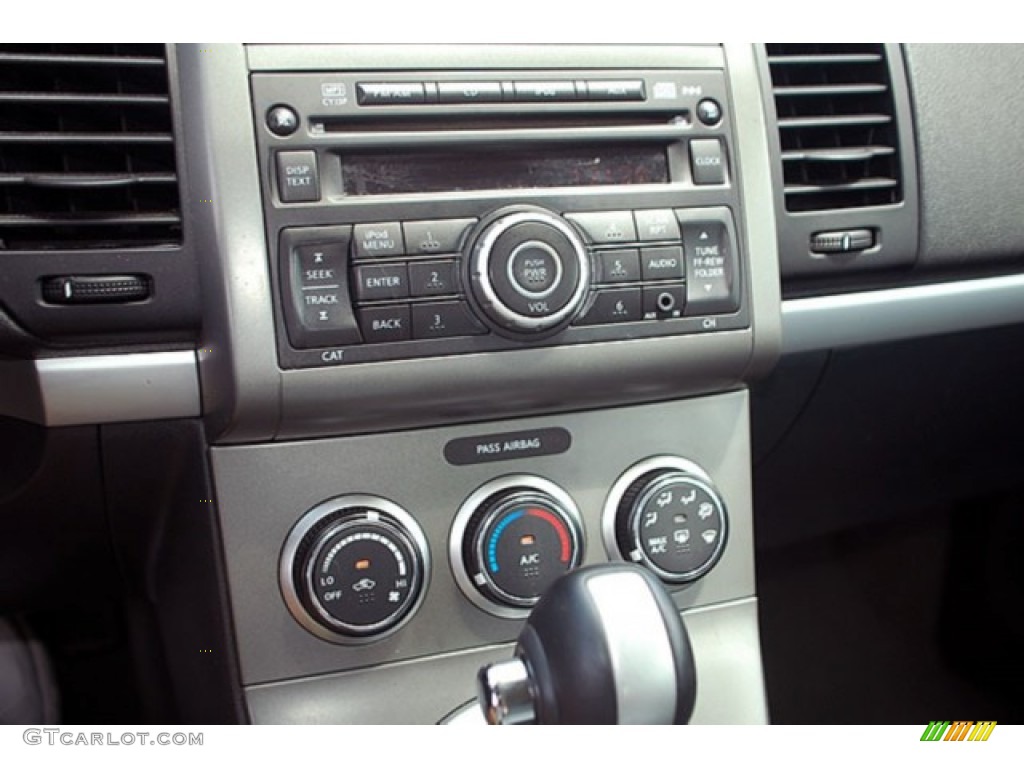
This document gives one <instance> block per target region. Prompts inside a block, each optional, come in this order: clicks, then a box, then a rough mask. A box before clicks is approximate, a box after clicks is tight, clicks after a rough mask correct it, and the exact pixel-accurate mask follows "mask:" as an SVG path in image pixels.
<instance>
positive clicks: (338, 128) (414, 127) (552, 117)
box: [310, 109, 690, 134]
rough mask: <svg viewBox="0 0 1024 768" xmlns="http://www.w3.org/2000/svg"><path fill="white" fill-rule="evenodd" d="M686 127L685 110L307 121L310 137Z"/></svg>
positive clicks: (316, 118)
mask: <svg viewBox="0 0 1024 768" xmlns="http://www.w3.org/2000/svg"><path fill="white" fill-rule="evenodd" d="M680 123H683V124H687V125H688V124H689V123H690V114H689V110H685V109H682V110H673V111H671V112H662V113H651V112H643V113H640V112H637V113H629V112H627V113H623V112H616V113H614V114H612V113H604V114H602V113H594V112H589V113H580V114H566V113H564V112H563V113H559V114H546V115H544V114H534V115H523V114H493V113H492V114H489V115H486V116H481V115H480V114H479V112H478V113H477V114H465V115H452V114H447V115H430V116H426V115H420V116H416V117H414V116H411V115H403V116H401V117H399V116H391V117H376V116H375V117H374V118H373V119H365V118H364V119H358V120H353V119H351V118H335V117H315V116H314V117H310V126H311V130H312V132H313V133H329V134H336V133H438V132H443V131H519V130H550V129H559V128H630V127H648V126H662V127H664V126H666V125H678V124H680Z"/></svg>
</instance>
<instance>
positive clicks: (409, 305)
mask: <svg viewBox="0 0 1024 768" xmlns="http://www.w3.org/2000/svg"><path fill="white" fill-rule="evenodd" d="M214 50H215V51H216V52H217V55H216V56H209V55H207V52H205V51H203V50H200V49H190V48H188V47H186V48H184V49H183V50H182V51H181V53H180V54H179V59H180V62H179V66H180V67H181V69H182V72H183V73H184V75H185V76H187V77H188V78H189V79H190V82H193V83H195V84H197V85H198V87H196V88H194V89H192V90H191V91H190V92H189V93H187V94H185V97H184V98H185V100H186V102H187V103H186V110H185V114H187V115H191V116H192V117H193V119H194V120H195V121H196V126H197V127H196V128H195V131H194V138H195V140H196V141H197V142H204V143H208V145H209V147H210V149H209V153H208V155H207V156H205V157H203V156H201V153H197V157H196V158H195V160H194V167H192V168H190V173H191V174H192V177H193V183H194V184H199V185H200V188H208V189H210V190H211V194H215V195H217V196H218V199H219V201H220V205H219V206H218V207H217V211H219V212H220V213H219V214H217V215H219V216H220V217H221V218H215V214H213V213H211V217H210V219H208V220H205V221H200V223H199V228H200V230H201V231H200V232H198V233H197V234H198V236H199V238H200V239H201V240H202V239H205V240H206V244H207V245H208V247H209V251H210V252H211V253H218V254H219V255H220V258H210V259H209V260H208V261H207V263H206V264H205V265H204V270H205V274H204V281H203V283H204V290H205V291H207V292H209V293H210V294H211V295H210V296H209V297H207V298H208V299H209V301H208V302H207V303H208V304H209V305H211V306H217V307H219V308H220V309H219V311H218V313H217V314H216V315H215V316H214V317H213V321H212V322H211V323H210V325H209V327H208V328H207V329H206V331H205V333H206V334H207V337H206V340H205V342H204V344H203V351H202V353H201V355H200V360H201V365H200V370H201V375H202V378H203V389H204V398H206V407H205V409H204V410H205V411H206V412H207V413H208V423H207V428H208V430H209V432H210V434H211V436H212V439H213V442H214V446H213V447H212V448H211V462H212V468H213V473H214V482H215V485H216V490H217V506H218V510H219V514H220V520H221V529H222V536H223V543H224V552H225V560H226V570H227V579H228V590H229V594H230V598H231V608H232V613H233V622H234V628H235V632H236V638H237V645H238V651H239V660H240V666H241V677H242V683H243V686H244V688H245V694H246V702H247V705H248V707H249V713H250V716H251V717H252V719H253V721H254V722H261V723H262V722H268V723H269V722H295V723H298V722H439V721H441V720H442V719H443V718H445V716H446V715H448V714H450V713H451V712H453V711H455V710H457V709H458V708H459V707H460V706H462V705H463V704H464V703H465V702H466V701H468V700H469V699H470V698H472V696H473V686H474V679H475V672H476V669H477V668H479V667H480V666H481V665H482V664H483V663H488V662H491V661H496V660H499V659H501V658H503V657H505V656H507V655H508V652H509V648H510V643H511V642H512V641H513V640H514V639H515V638H516V636H517V635H518V633H519V630H520V629H521V628H522V625H523V621H524V619H525V617H526V616H528V615H529V612H530V609H531V608H532V607H533V606H534V605H535V604H536V603H537V601H538V600H539V599H540V597H541V595H542V594H543V593H544V592H545V590H546V589H547V587H549V586H550V585H551V584H552V583H553V582H554V581H555V580H556V579H557V578H558V577H559V576H560V575H562V574H564V573H566V572H567V571H570V570H574V569H576V568H578V567H580V566H583V565H588V564H597V563H602V562H609V561H617V560H622V561H627V562H634V563H637V564H639V565H641V566H643V567H645V568H646V569H648V570H649V571H650V572H652V573H653V574H654V575H656V576H657V577H658V578H659V579H660V580H661V582H662V583H663V584H664V585H665V586H666V588H667V589H668V590H669V592H670V594H671V596H672V599H673V601H674V603H675V605H676V606H677V608H678V609H679V610H680V611H682V612H683V618H684V621H685V623H686V626H687V629H688V631H689V634H690V640H691V643H692V648H693V658H694V663H695V667H696V673H697V681H698V684H697V691H698V693H697V699H696V705H695V708H694V714H693V720H694V721H695V722H763V721H764V720H765V719H766V715H765V708H764V695H763V682H762V677H761V667H760V653H759V650H758V636H757V611H756V596H755V584H754V568H753V535H752V526H751V491H750V447H749V435H748V431H749V428H748V398H747V393H746V389H745V382H746V381H747V380H748V379H749V378H750V377H752V376H755V375H756V374H757V373H758V371H760V370H764V369H765V368H766V367H767V366H769V365H770V364H771V362H772V361H773V360H774V358H775V356H776V354H777V352H778V343H779V298H778V277H777V275H778V270H777V258H776V254H775V246H774V243H775V236H774V223H773V213H772V203H771V199H772V198H771V187H770V172H769V169H768V161H767V157H768V154H767V150H766V147H765V143H766V133H765V130H764V123H763V109H762V106H761V94H760V93H759V91H758V86H757V83H758V80H757V78H756V77H754V76H752V75H753V73H754V70H755V65H754V56H753V51H752V50H750V49H748V48H747V47H743V46H739V47H735V48H733V47H729V46H726V47H721V46H710V45H704V46H652V47H639V46H614V47H593V48H591V47H585V46H577V47H569V48H564V49H558V48H554V47H522V46H499V47H494V48H476V47H471V46H468V47H456V48H453V49H433V48H430V47H426V46H423V47H387V46H384V47H380V46H356V47H345V46H247V47H246V48H244V49H240V48H232V47H224V48H222V49H220V48H215V49H214ZM200 124H202V125H204V126H207V128H206V131H205V132H202V131H200V130H198V126H199V125H200ZM209 126H216V128H215V129H214V130H213V132H212V134H211V132H210V129H209ZM185 130H186V132H188V131H189V130H190V129H189V126H188V125H186V126H185ZM209 142H215V145H214V144H209ZM214 146H215V147H216V151H214V149H213V147H214ZM566 631H571V628H567V629H566Z"/></svg>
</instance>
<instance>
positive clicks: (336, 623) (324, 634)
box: [280, 495, 429, 643]
mask: <svg viewBox="0 0 1024 768" xmlns="http://www.w3.org/2000/svg"><path fill="white" fill-rule="evenodd" d="M427 573H429V552H428V549H427V543H426V539H425V537H424V535H423V532H422V530H421V529H420V527H419V525H417V523H416V521H415V520H414V519H413V518H412V517H411V516H410V515H409V514H408V513H407V512H406V511H405V510H403V509H402V508H401V507H399V506H398V505H396V504H394V503H392V502H390V501H388V500H386V499H381V498H378V497H375V496H357V495H352V496H342V497H339V498H336V499H331V500H329V501H326V502H324V503H323V504H320V505H318V506H317V507H315V508H314V509H312V510H310V511H309V512H308V513H307V514H306V515H305V516H304V517H303V518H302V519H301V520H300V521H299V523H298V524H296V526H295V527H294V528H293V529H292V531H291V533H290V535H289V536H288V539H287V541H286V542H285V547H284V550H283V552H282V557H281V565H280V580H281V590H282V593H283V594H284V598H285V603H286V604H287V606H288V609H289V611H290V612H291V613H292V615H293V616H294V617H295V619H296V620H297V621H298V622H299V623H300V624H301V625H302V626H303V627H305V628H306V629H308V630H309V631H310V632H312V633H313V634H315V635H317V636H318V637H320V638H322V639H324V640H330V641H332V642H340V643H345V642H349V643H352V642H355V643H359V642H369V641H371V640H376V639H378V638H380V637H382V636H384V635H386V634H388V633H390V632H392V631H394V630H395V629H397V628H398V627H399V626H400V625H401V624H402V623H404V622H405V621H406V620H407V619H408V618H410V617H411V615H412V613H413V612H414V610H415V608H416V607H417V606H418V605H419V602H420V601H421V599H422V597H423V594H424V591H425V583H424V582H425V580H426V574H427Z"/></svg>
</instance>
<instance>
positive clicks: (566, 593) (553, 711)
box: [477, 563, 697, 725]
mask: <svg viewBox="0 0 1024 768" xmlns="http://www.w3.org/2000/svg"><path fill="white" fill-rule="evenodd" d="M477 682H478V699H479V702H480V705H481V707H482V708H483V710H484V716H485V717H486V719H487V722H489V723H492V724H506V725H514V724H520V723H523V724H525V723H538V724H556V723H563V724H577V725H582V724H615V723H619V724H651V725H657V724H670V723H677V724H684V723H686V722H688V721H689V719H690V714H691V713H692V712H693V704H694V699H695V698H696V693H697V682H696V672H695V670H694V665H693V655H692V653H691V651H690V641H689V638H688V637H687V634H686V629H685V627H684V626H683V622H682V619H681V618H680V616H679V611H678V609H677V608H676V606H675V604H674V603H673V602H672V598H670V597H669V595H668V593H667V592H666V591H665V589H664V587H662V585H661V582H660V581H658V579H657V577H655V576H654V575H653V574H651V573H650V572H648V571H647V570H645V569H643V568H640V567H639V566H636V565H632V564H626V563H615V564H607V565H595V566H590V567H587V568H581V569H579V570H575V571H571V572H570V573H567V574H565V575H564V576H562V577H561V578H559V579H558V581H556V582H555V583H554V584H552V585H551V587H550V588H549V589H548V591H547V592H546V593H545V594H544V596H543V597H542V598H541V600H540V602H539V603H538V604H537V606H536V607H535V608H534V609H533V611H532V612H531V614H530V616H529V618H528V619H527V620H526V626H525V627H524V628H523V631H522V632H521V633H520V635H519V640H518V643H517V645H516V649H515V656H514V658H512V659H510V660H508V661H503V662H499V663H497V664H491V665H489V666H487V667H484V668H483V669H481V670H480V673H479V675H478V678H477Z"/></svg>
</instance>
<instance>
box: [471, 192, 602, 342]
mask: <svg viewBox="0 0 1024 768" xmlns="http://www.w3.org/2000/svg"><path fill="white" fill-rule="evenodd" d="M469 278H470V280H469V282H470V285H471V286H472V295H473V298H474V299H475V301H476V303H477V306H478V307H479V309H480V310H481V311H482V313H483V314H484V316H485V317H486V318H487V319H488V320H489V321H490V322H491V323H492V324H493V325H494V327H495V329H496V330H498V331H499V332H504V333H505V334H506V335H510V336H514V337H515V336H529V335H536V334H540V333H545V332H549V333H550V332H555V331H557V330H560V329H561V328H563V327H565V326H566V325H568V323H569V322H570V321H571V320H572V318H573V316H574V315H575V314H576V312H577V311H579V308H580V306H581V305H582V303H583V301H584V299H585V298H586V295H587V289H588V287H589V285H590V262H589V260H588V258H587V250H586V247H585V246H584V244H583V241H582V240H581V239H580V236H579V235H578V234H576V231H575V230H574V229H573V228H572V226H571V225H570V224H569V223H568V222H567V221H565V219H563V218H561V217H560V216H556V215H555V214H553V213H551V212H549V211H546V210H544V209H542V208H517V209H511V210H506V211H504V212H498V213H496V214H494V215H493V216H492V217H491V219H490V220H489V221H485V223H484V225H483V227H482V228H481V229H480V231H479V234H478V235H477V237H476V238H475V239H474V240H473V244H472V246H471V248H470V258H469Z"/></svg>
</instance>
